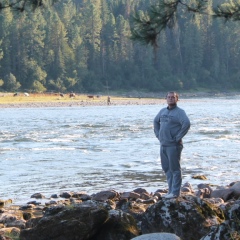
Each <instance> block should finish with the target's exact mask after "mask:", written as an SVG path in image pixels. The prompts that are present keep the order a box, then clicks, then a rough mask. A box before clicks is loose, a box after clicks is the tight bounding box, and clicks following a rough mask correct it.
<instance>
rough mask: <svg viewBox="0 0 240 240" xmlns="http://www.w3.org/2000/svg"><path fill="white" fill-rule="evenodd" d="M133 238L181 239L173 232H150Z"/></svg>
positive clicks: (147, 239) (145, 239)
mask: <svg viewBox="0 0 240 240" xmlns="http://www.w3.org/2000/svg"><path fill="white" fill-rule="evenodd" d="M131 240H181V239H180V238H179V237H178V236H177V235H175V234H172V233H150V234H144V235H141V236H138V237H135V238H132V239H131Z"/></svg>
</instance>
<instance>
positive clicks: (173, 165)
mask: <svg viewBox="0 0 240 240" xmlns="http://www.w3.org/2000/svg"><path fill="white" fill-rule="evenodd" d="M166 100H167V104H168V106H167V107H166V108H163V109H161V110H160V112H159V113H158V114H157V116H156V117H155V118H154V121H153V123H154V133H155V136H156V137H157V138H158V140H159V141H160V158H161V164H162V169H163V171H164V172H165V174H166V178H167V183H168V194H166V195H164V197H165V198H176V197H179V196H180V188H181V184H182V170H181V165H180V160H181V152H182V149H183V143H182V138H183V137H184V136H185V135H186V134H187V132H188V130H189V128H190V121H189V118H188V117H187V115H186V113H185V111H184V110H183V109H181V108H179V107H178V106H177V101H178V94H177V93H176V92H168V93H167V95H166Z"/></svg>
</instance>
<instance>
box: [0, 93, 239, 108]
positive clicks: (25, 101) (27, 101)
mask: <svg viewBox="0 0 240 240" xmlns="http://www.w3.org/2000/svg"><path fill="white" fill-rule="evenodd" d="M164 94H165V93H160V94H159V93H158V94H151V93H149V94H137V93H134V94H129V96H110V97H111V102H110V104H108V103H107V96H100V97H99V96H95V95H94V96H95V98H93V99H90V98H88V96H87V95H76V97H75V98H70V99H69V98H59V97H57V98H56V96H55V98H54V96H51V98H46V99H44V97H43V96H42V95H40V94H39V95H38V94H35V95H34V97H32V98H30V97H22V96H21V97H18V98H13V97H10V99H9V100H7V101H6V99H4V97H9V96H10V93H9V94H7V95H2V96H1V97H2V99H1V98H0V108H48V107H89V106H95V107H96V106H109V107H110V106H120V105H158V104H163V103H165V95H164ZM11 96H12V95H11ZM137 96H141V97H137ZM238 96H240V93H239V92H232V93H227V92H221V93H214V92H196V93H181V94H179V100H180V101H181V100H198V99H203V98H226V97H227V98H229V97H238ZM3 100H4V101H3Z"/></svg>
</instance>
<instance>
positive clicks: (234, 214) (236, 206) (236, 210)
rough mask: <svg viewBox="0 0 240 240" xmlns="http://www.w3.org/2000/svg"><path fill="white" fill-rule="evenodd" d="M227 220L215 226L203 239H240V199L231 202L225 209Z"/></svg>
mask: <svg viewBox="0 0 240 240" xmlns="http://www.w3.org/2000/svg"><path fill="white" fill-rule="evenodd" d="M225 217H226V221H224V222H223V223H221V224H220V225H216V226H213V227H212V228H211V231H210V232H209V233H208V234H207V235H206V236H204V237H202V238H201V240H212V239H218V240H229V239H236V240H237V239H240V224H239V219H240V200H238V201H236V202H230V203H229V204H228V205H227V206H226V210H225Z"/></svg>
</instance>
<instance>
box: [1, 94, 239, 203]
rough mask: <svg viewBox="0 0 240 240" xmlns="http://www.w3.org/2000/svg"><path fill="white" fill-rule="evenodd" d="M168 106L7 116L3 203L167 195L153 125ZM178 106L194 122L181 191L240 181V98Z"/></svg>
mask: <svg viewBox="0 0 240 240" xmlns="http://www.w3.org/2000/svg"><path fill="white" fill-rule="evenodd" d="M165 105H166V104H165V103H163V104H160V105H142V106H141V105H129V106H126V105H124V106H89V107H57V108H2V109H1V110H0V111H1V118H0V161H1V164H0V181H1V187H0V199H8V198H11V199H13V201H14V203H18V204H22V203H26V202H27V201H28V200H29V199H30V196H31V195H32V194H34V193H38V192H40V193H42V194H44V195H45V196H46V197H50V196H51V194H55V193H56V194H60V193H61V192H64V191H74V192H77V191H86V192H87V193H89V194H92V193H96V192H99V191H101V190H107V189H114V190H116V191H119V192H120V191H130V190H133V189H135V188H138V187H141V188H145V189H147V190H148V191H149V192H154V191H156V190H157V189H159V188H166V187H167V184H166V180H165V176H164V173H163V172H162V169H161V163H160V159H159V143H158V140H157V139H156V138H155V136H154V134H153V125H152V122H153V118H154V117H155V115H156V114H157V113H158V111H159V110H160V109H161V108H162V107H164V106H165ZM178 106H179V107H181V108H183V109H184V110H185V111H186V113H187V114H188V116H189V118H190V121H191V129H190V131H189V133H188V134H187V135H186V136H185V138H184V149H183V153H182V170H183V183H185V182H190V183H191V184H192V185H193V186H194V187H196V185H197V184H199V183H202V182H205V183H211V184H215V185H224V186H226V185H227V184H229V183H231V182H233V181H239V180H240V171H239V169H240V166H239V165H240V164H239V157H238V155H239V142H240V134H239V133H240V118H239V116H240V107H239V106H240V100H239V98H238V97H232V98H226V97H225V98H202V99H182V100H181V101H179V103H178ZM193 175H205V176H206V177H207V180H205V181H201V180H196V179H193V178H192V176H193Z"/></svg>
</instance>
